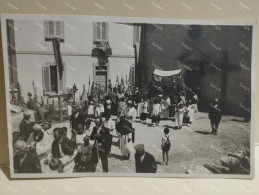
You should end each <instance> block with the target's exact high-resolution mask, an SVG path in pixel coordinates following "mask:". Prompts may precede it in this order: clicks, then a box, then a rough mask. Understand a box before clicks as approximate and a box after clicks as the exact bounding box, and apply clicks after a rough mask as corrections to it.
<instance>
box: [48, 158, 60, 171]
mask: <svg viewBox="0 0 259 195" xmlns="http://www.w3.org/2000/svg"><path fill="white" fill-rule="evenodd" d="M58 164H59V161H58V159H57V158H52V159H51V160H50V162H49V168H50V169H51V170H56V169H57V168H58Z"/></svg>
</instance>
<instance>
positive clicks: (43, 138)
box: [27, 124, 53, 172]
mask: <svg viewBox="0 0 259 195" xmlns="http://www.w3.org/2000/svg"><path fill="white" fill-rule="evenodd" d="M32 129H33V132H32V133H31V135H30V137H29V139H28V141H27V148H29V151H30V152H36V154H37V155H38V157H39V160H40V163H41V168H42V172H47V170H48V167H46V166H45V164H44V163H43V161H44V160H45V159H46V158H47V157H48V155H49V154H50V152H51V144H52V142H53V139H52V137H51V136H50V135H49V134H48V133H47V132H46V131H43V129H42V127H41V126H40V125H39V124H35V125H33V127H32Z"/></svg>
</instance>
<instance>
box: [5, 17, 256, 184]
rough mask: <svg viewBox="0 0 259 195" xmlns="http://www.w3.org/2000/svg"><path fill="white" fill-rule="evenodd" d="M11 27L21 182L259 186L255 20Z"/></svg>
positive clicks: (10, 89) (9, 62)
mask: <svg viewBox="0 0 259 195" xmlns="http://www.w3.org/2000/svg"><path fill="white" fill-rule="evenodd" d="M1 19H2V21H1V25H2V39H3V54H4V55H3V56H4V68H5V89H6V104H7V119H8V137H9V158H10V173H11V177H13V178H51V177H82V176H131V177H132V176H134V177H139V176H141V177H203V178H204V177H205V178H206V177H217V178H247V179H252V178H253V177H254V122H253V121H254V116H253V113H254V112H253V104H254V102H253V87H254V84H253V76H252V75H253V69H254V68H253V66H254V65H252V64H253V61H254V59H253V55H254V47H253V45H254V42H255V40H254V38H253V36H254V28H255V23H254V22H246V21H244V22H241V21H236V22H235V21H232V22H224V21H199V20H197V21H195V20H193V21H187V20H170V19H157V18H156V19H145V18H123V17H120V18H119V17H99V16H51V15H3V16H2V18H1Z"/></svg>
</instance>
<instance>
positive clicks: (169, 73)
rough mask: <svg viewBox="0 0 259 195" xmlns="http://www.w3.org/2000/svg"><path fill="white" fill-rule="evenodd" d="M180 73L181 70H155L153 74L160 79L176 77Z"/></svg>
mask: <svg viewBox="0 0 259 195" xmlns="http://www.w3.org/2000/svg"><path fill="white" fill-rule="evenodd" d="M180 72H181V69H178V70H171V71H163V70H158V69H155V70H154V73H153V74H154V75H157V76H161V77H170V76H174V75H177V74H179V73H180Z"/></svg>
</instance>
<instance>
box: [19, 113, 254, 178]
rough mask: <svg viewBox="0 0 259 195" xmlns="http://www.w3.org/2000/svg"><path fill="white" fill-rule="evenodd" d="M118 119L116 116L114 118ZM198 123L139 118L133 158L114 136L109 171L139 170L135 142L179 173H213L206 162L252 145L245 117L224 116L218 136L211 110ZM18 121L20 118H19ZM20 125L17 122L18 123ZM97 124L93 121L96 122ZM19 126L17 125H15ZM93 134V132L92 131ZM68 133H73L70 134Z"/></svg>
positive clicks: (198, 116)
mask: <svg viewBox="0 0 259 195" xmlns="http://www.w3.org/2000/svg"><path fill="white" fill-rule="evenodd" d="M113 118H115V117H113ZM194 119H195V120H194V122H193V123H192V124H191V125H189V126H183V128H182V129H181V130H179V129H175V128H173V127H174V126H175V123H174V122H173V121H172V120H161V122H160V124H159V126H153V125H151V120H150V119H148V120H147V124H142V123H141V122H140V120H138V119H136V121H135V129H136V135H135V143H134V144H132V146H131V151H132V152H131V153H132V155H131V158H130V160H123V159H122V158H121V152H120V149H119V147H118V145H117V144H116V142H117V141H118V139H117V138H113V145H112V148H111V154H110V156H109V159H108V162H109V172H116V173H119V172H121V173H123V172H133V173H134V172H135V161H134V153H135V151H134V145H136V144H139V143H142V144H144V145H145V150H146V151H147V152H149V153H151V154H152V155H154V157H155V159H156V161H157V164H158V169H157V172H158V173H175V174H184V173H187V172H188V173H190V174H212V173H211V172H210V171H208V170H207V169H206V168H204V167H203V164H205V163H212V164H220V163H219V158H220V157H221V156H225V155H227V154H228V153H236V152H238V151H239V150H241V149H242V147H243V146H246V147H249V145H250V123H244V122H243V120H242V118H238V117H232V116H223V117H222V120H221V123H220V126H219V132H218V135H217V136H215V135H212V134H210V131H211V129H210V124H209V120H208V114H207V113H197V114H195V117H194ZM16 121H17V119H16ZM15 126H16V125H15ZM57 126H61V127H62V126H67V127H68V126H69V122H68V121H65V122H63V123H57V124H53V126H52V128H51V129H50V130H48V131H49V132H51V131H52V129H53V128H55V127H57ZM91 126H93V123H92V125H91ZM165 127H168V128H169V129H170V134H169V136H170V139H171V149H170V151H169V164H168V165H162V164H161V162H162V151H161V139H162V136H163V129H164V128H165ZM14 129H17V127H14ZM89 133H90V132H89ZM68 136H70V135H69V133H68ZM97 172H102V167H101V162H100V161H99V163H98V166H97Z"/></svg>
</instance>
